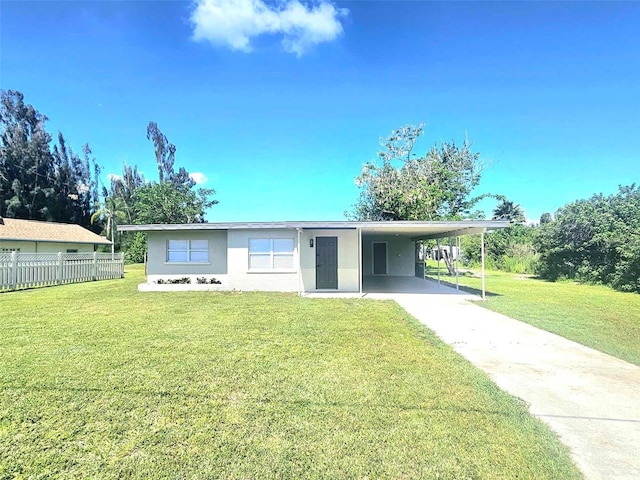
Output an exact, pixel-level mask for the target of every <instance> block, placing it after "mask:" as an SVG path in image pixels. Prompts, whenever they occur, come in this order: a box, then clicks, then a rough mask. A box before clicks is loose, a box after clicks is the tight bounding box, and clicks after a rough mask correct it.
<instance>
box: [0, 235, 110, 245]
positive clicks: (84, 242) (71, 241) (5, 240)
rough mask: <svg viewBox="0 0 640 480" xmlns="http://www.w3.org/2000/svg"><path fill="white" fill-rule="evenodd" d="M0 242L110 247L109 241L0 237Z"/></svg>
mask: <svg viewBox="0 0 640 480" xmlns="http://www.w3.org/2000/svg"><path fill="white" fill-rule="evenodd" d="M0 242H37V243H76V244H81V245H111V240H107V239H106V238H105V239H104V240H97V241H95V242H88V241H82V240H68V239H67V240H64V239H56V238H52V239H48V240H43V239H42V238H10V237H0Z"/></svg>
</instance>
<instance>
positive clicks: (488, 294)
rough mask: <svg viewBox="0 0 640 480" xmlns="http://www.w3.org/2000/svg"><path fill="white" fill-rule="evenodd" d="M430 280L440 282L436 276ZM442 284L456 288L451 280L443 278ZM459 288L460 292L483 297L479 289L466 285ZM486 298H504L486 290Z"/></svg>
mask: <svg viewBox="0 0 640 480" xmlns="http://www.w3.org/2000/svg"><path fill="white" fill-rule="evenodd" d="M429 279H430V280H433V281H435V282H437V281H438V276H437V274H436V276H435V277H431V276H430V277H429ZM440 283H441V284H443V285H446V286H448V287H451V288H456V283H455V282H451V281H449V280H443V279H442V277H441V278H440ZM458 288H460V290H462V291H463V292H467V293H470V294H472V295H477V296H479V297H482V290H481V289H479V288H473V287H468V286H466V285H460V286H459V287H458ZM485 297H502V295H501V294H500V293H495V292H491V291H489V290H486V289H485Z"/></svg>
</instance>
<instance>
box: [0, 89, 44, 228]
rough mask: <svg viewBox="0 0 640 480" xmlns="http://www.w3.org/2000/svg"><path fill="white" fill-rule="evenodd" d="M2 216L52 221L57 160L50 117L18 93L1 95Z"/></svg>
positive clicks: (0, 210) (0, 195)
mask: <svg viewBox="0 0 640 480" xmlns="http://www.w3.org/2000/svg"><path fill="white" fill-rule="evenodd" d="M0 102H1V104H0V216H8V217H16V218H25V219H32V220H51V213H50V211H49V208H48V204H49V200H50V198H51V196H52V195H53V189H52V188H51V178H52V175H53V173H54V172H53V170H54V169H53V158H52V155H51V152H50V151H49V142H50V141H51V135H49V134H48V133H47V132H46V130H45V128H44V124H45V122H46V121H47V117H46V116H45V115H43V114H41V113H40V112H38V111H37V110H36V109H35V108H34V107H33V106H32V105H28V104H26V103H25V102H24V95H23V94H22V93H20V92H17V91H14V90H8V91H4V90H3V91H2V92H0Z"/></svg>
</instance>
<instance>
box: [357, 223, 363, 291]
mask: <svg viewBox="0 0 640 480" xmlns="http://www.w3.org/2000/svg"><path fill="white" fill-rule="evenodd" d="M363 282H364V272H363V271H362V229H361V228H358V293H360V295H362V283H363Z"/></svg>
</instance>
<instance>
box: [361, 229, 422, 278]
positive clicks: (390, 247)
mask: <svg viewBox="0 0 640 480" xmlns="http://www.w3.org/2000/svg"><path fill="white" fill-rule="evenodd" d="M374 242H386V243H387V266H388V269H387V275H389V276H398V277H404V276H414V275H415V274H416V267H415V263H416V262H415V242H413V241H412V240H409V239H407V238H402V237H396V236H395V235H364V236H363V237H362V270H363V273H364V275H365V276H367V275H373V243H374Z"/></svg>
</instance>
